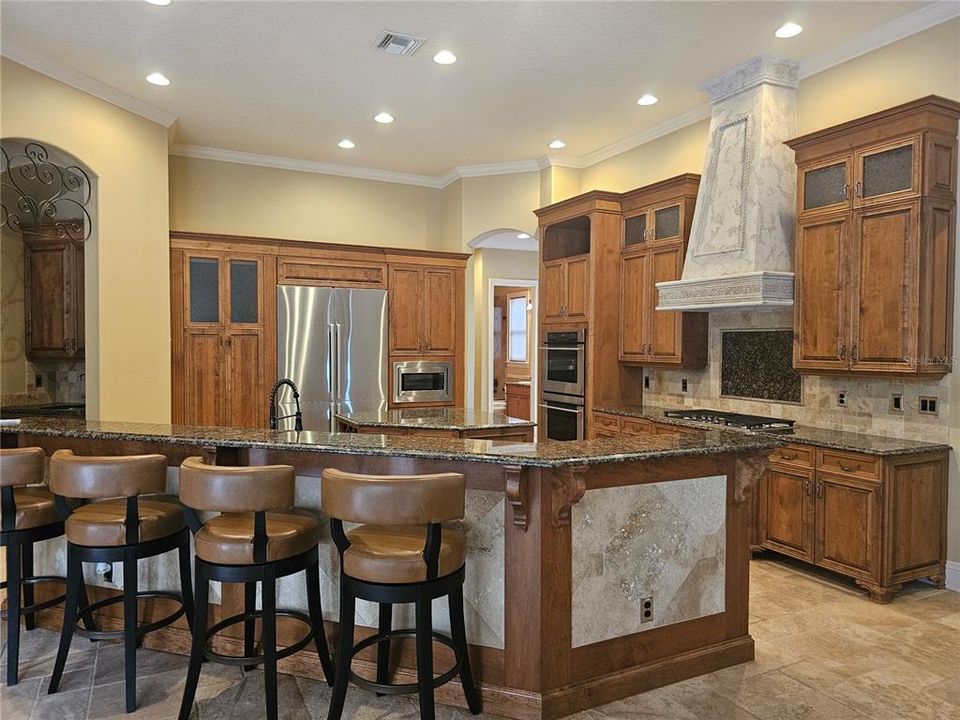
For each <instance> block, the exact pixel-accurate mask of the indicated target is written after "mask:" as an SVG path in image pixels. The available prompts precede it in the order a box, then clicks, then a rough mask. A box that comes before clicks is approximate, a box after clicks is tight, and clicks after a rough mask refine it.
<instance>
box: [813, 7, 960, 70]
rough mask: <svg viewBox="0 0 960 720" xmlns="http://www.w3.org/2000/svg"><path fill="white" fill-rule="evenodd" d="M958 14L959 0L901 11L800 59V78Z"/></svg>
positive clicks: (908, 35)
mask: <svg viewBox="0 0 960 720" xmlns="http://www.w3.org/2000/svg"><path fill="white" fill-rule="evenodd" d="M957 17H960V3H958V2H956V0H941V1H940V2H936V3H933V4H932V5H927V6H926V7H922V8H920V9H919V10H914V11H913V12H912V13H907V14H906V15H901V16H900V17H898V18H895V19H893V20H891V21H890V22H888V23H884V24H883V25H880V26H878V27H875V28H873V29H871V30H867V31H866V32H863V33H860V34H859V35H857V36H855V37H852V38H850V39H849V40H847V41H846V42H844V43H841V44H840V45H837V46H836V47H834V48H831V49H829V50H825V51H824V52H822V53H817V54H816V55H813V56H811V57H809V58H807V59H806V60H801V61H800V79H801V80H803V79H804V78H808V77H810V76H811V75H816V74H817V73H821V72H823V71H824V70H829V69H830V68H832V67H836V66H837V65H840V64H842V63H845V62H847V61H848V60H853V59H854V58H858V57H860V56H861V55H866V54H867V53H869V52H872V51H874V50H879V49H880V48H882V47H884V46H885V45H890V44H891V43H895V42H897V41H898V40H903V39H904V38H908V37H910V36H911V35H916V34H917V33H919V32H923V31H924V30H929V29H930V28H932V27H933V26H935V25H939V24H940V23H945V22H948V21H950V20H953V19H954V18H957Z"/></svg>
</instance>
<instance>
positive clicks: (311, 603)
mask: <svg viewBox="0 0 960 720" xmlns="http://www.w3.org/2000/svg"><path fill="white" fill-rule="evenodd" d="M298 572H303V573H304V575H305V579H306V584H307V606H308V612H307V613H306V614H305V613H302V612H299V611H296V610H278V609H277V579H278V578H281V577H286V576H287V575H293V574H294V573H298ZM195 573H196V581H195V588H196V592H197V604H196V611H195V612H196V615H195V616H194V621H193V627H192V630H193V642H192V644H191V646H190V668H189V669H188V670H187V681H186V683H185V684H184V686H183V699H182V700H181V702H180V715H179V718H180V720H188V719H189V717H190V711H191V710H192V709H193V700H194V698H195V697H196V693H197V685H198V683H199V681H200V665H201V663H202V662H203V661H204V660H205V659H206V660H210V661H212V662H216V663H222V664H224V665H241V666H243V667H244V668H249V667H250V666H253V665H260V664H262V665H263V672H264V680H263V685H264V701H265V702H266V714H265V717H266V718H267V720H276V718H277V661H278V660H280V659H282V658H285V657H287V656H289V655H293V654H294V653H295V652H298V651H300V650H302V649H303V648H305V647H307V645H309V644H310V642H311V641H313V643H314V645H315V646H316V650H317V654H318V655H319V657H320V665H321V666H322V667H323V673H324V675H325V676H326V678H327V683H328V684H333V664H332V663H331V661H330V654H329V650H328V649H327V634H326V631H325V630H324V627H323V613H322V610H321V607H320V555H319V553H318V551H317V548H316V547H314V548H312V549H311V550H308V551H307V552H305V553H301V554H300V555H295V556H294V557H291V558H284V559H283V560H276V561H273V562H262V563H253V564H250V565H217V564H215V563H210V562H207V561H206V560H202V559H200V558H196V562H195ZM212 580H217V581H219V582H226V583H242V584H243V585H244V612H242V613H240V614H237V615H231V616H230V617H228V618H224V619H223V620H221V621H220V622H218V623H217V624H216V625H213V626H212V627H210V628H207V607H208V603H209V590H210V582H211V581H212ZM258 582H259V583H260V587H261V601H262V610H259V611H258V610H257V609H256V607H255V603H256V590H257V583H258ZM277 616H281V617H291V618H294V619H296V620H299V621H300V622H303V623H305V624H306V625H307V626H308V628H309V629H308V631H307V633H306V634H305V635H304V636H303V637H302V638H300V639H299V640H297V642H295V643H294V644H292V645H290V646H288V647H286V648H283V649H277ZM257 619H259V620H260V621H261V623H262V633H261V638H260V644H261V648H262V650H261V652H260V654H255V653H254V630H255V623H256V621H257ZM238 623H243V626H244V638H243V646H244V647H243V652H244V654H243V655H242V656H237V655H224V654H221V653H218V652H214V651H213V650H212V649H210V648H209V647H207V645H208V643H209V642H210V641H211V640H212V639H213V637H214V635H216V634H217V633H219V632H221V631H223V630H224V629H226V628H227V627H229V626H231V625H236V624H238Z"/></svg>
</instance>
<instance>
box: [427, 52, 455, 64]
mask: <svg viewBox="0 0 960 720" xmlns="http://www.w3.org/2000/svg"><path fill="white" fill-rule="evenodd" d="M433 61H434V62H435V63H437V65H453V64H454V63H455V62H456V61H457V56H456V55H454V54H453V53H452V52H450V51H449V50H441V51H440V52H438V53H437V54H436V55H434V56H433Z"/></svg>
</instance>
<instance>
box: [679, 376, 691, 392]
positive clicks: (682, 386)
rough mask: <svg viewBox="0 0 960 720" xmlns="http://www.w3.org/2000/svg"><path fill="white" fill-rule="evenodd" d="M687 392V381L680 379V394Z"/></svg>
mask: <svg viewBox="0 0 960 720" xmlns="http://www.w3.org/2000/svg"><path fill="white" fill-rule="evenodd" d="M688 391H689V388H688V385H687V379H686V378H682V379H681V380H680V392H682V393H685V392H688Z"/></svg>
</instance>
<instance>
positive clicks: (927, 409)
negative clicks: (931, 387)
mask: <svg viewBox="0 0 960 720" xmlns="http://www.w3.org/2000/svg"><path fill="white" fill-rule="evenodd" d="M937 406H938V403H937V398H936V397H933V396H932V395H921V396H920V414H921V415H938V414H939V413H940V410H939V408H938V407H937Z"/></svg>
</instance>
